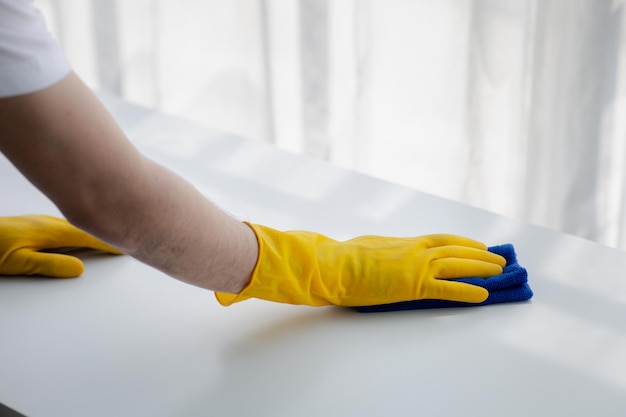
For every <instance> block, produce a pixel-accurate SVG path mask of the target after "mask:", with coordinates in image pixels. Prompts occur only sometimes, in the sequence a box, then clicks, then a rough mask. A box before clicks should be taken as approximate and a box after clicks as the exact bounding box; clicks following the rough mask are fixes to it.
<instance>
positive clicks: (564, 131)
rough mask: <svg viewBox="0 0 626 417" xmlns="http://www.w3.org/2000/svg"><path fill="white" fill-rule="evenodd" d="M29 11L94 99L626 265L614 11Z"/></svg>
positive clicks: (625, 154) (418, 5) (620, 40)
mask: <svg viewBox="0 0 626 417" xmlns="http://www.w3.org/2000/svg"><path fill="white" fill-rule="evenodd" d="M35 3H36V4H37V5H38V6H39V7H40V8H41V10H42V12H43V13H44V15H45V16H46V18H47V22H48V26H49V29H50V31H51V32H52V33H53V34H54V35H55V37H56V38H57V39H58V41H59V42H60V44H61V46H62V48H63V49H64V51H65V53H66V55H67V57H68V58H69V60H70V62H71V63H72V65H73V67H74V69H75V71H76V72H77V73H78V74H79V75H80V76H81V77H82V78H83V79H84V80H85V81H86V82H87V83H88V84H89V85H90V86H91V87H93V88H94V89H95V90H97V91H103V92H108V93H112V94H115V95H119V96H121V97H123V98H125V99H126V100H128V101H130V102H133V103H137V104H140V105H143V106H147V107H150V108H154V109H157V110H159V111H163V112H165V113H168V114H172V115H176V116H179V117H182V118H185V119H188V120H192V121H195V122H198V123H202V124H204V125H206V126H209V127H212V128H215V129H219V130H222V131H227V132H231V133H233V134H236V135H239V136H243V137H246V138H250V139H253V140H258V141H265V142H268V143H271V144H273V145H275V146H277V147H279V148H281V149H284V150H287V151H290V152H296V153H304V154H308V155H311V156H313V157H318V158H322V159H325V160H328V161H330V162H331V163H334V164H337V165H339V166H342V167H346V168H349V169H353V170H357V171H360V172H363V173H366V174H368V175H372V176H376V177H380V178H383V179H386V180H390V181H392V182H395V183H399V184H402V185H406V186H408V187H411V188H414V189H417V190H421V191H425V192H428V193H431V194H435V195H438V196H442V197H445V198H449V199H453V200H457V201H462V202H465V203H468V204H471V205H473V206H477V207H481V208H484V209H487V210H490V211H494V212H497V213H501V214H504V215H507V216H509V217H514V218H518V219H521V220H524V221H529V222H531V223H534V224H538V225H541V226H546V227H549V228H552V229H556V230H560V231H563V232H566V233H570V234H574V235H577V236H580V237H583V238H586V239H590V240H594V241H597V242H599V243H602V244H606V245H609V246H613V247H618V248H621V249H626V193H625V190H626V31H624V30H623V27H624V24H625V23H626V14H625V12H624V7H625V6H624V3H625V2H624V1H623V0H335V1H332V0H132V1H120V0H36V1H35ZM217 204H218V205H219V201H218V202H217Z"/></svg>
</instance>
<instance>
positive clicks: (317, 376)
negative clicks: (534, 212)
mask: <svg viewBox="0 0 626 417" xmlns="http://www.w3.org/2000/svg"><path fill="white" fill-rule="evenodd" d="M106 101H107V103H108V104H109V105H110V106H111V108H112V110H113V112H114V114H115V115H116V117H117V118H118V120H119V121H120V123H121V124H122V126H124V128H125V129H126V131H127V133H128V135H129V136H130V137H131V139H132V140H133V141H134V142H135V143H136V144H137V146H139V147H140V148H141V149H142V150H143V151H144V152H145V153H147V154H148V155H150V156H151V157H153V158H155V159H156V160H158V161H161V162H162V163H164V164H166V165H167V166H169V167H170V168H172V169H173V170H175V171H177V172H179V173H181V174H182V175H183V176H184V177H186V178H187V179H188V180H190V181H191V182H192V183H194V184H195V185H196V186H197V187H198V188H199V189H200V190H201V191H202V192H205V193H206V194H207V195H208V196H210V197H211V198H212V199H213V200H214V201H216V202H217V203H218V204H219V205H220V206H221V207H223V208H225V209H226V210H228V211H230V212H232V213H235V214H236V215H237V216H239V217H241V218H245V219H251V220H253V221H255V222H259V223H264V224H268V225H272V226H274V227H277V228H282V229H290V228H301V229H310V230H315V231H319V232H322V233H326V234H328V235H330V236H333V237H335V238H339V239H343V238H349V237H353V236H356V235H359V234H385V235H397V236H400V235H403V236H410V235H421V234H425V233H434V232H450V233H456V234H463V235H468V236H472V237H475V238H477V239H481V240H483V241H485V242H487V243H488V244H497V243H506V242H512V243H514V244H515V246H516V248H517V252H518V257H519V260H520V263H521V264H522V265H524V266H526V267H527V269H528V271H529V278H530V283H531V286H532V288H533V290H534V291H535V298H534V299H533V300H532V301H531V302H528V303H520V304H508V305H495V306H488V307H479V308H466V309H441V310H428V311H409V312H397V313H382V314H370V315H367V314H358V313H355V312H353V311H351V310H346V309H341V308H334V307H328V308H310V307H301V306H300V307H296V306H288V305H279V304H272V303H269V302H263V301H257V300H250V301H247V302H244V303H241V304H237V305H234V306H232V307H229V308H224V307H220V306H219V305H218V304H217V302H216V301H215V300H214V298H213V294H212V293H211V292H209V291H204V290H201V289H198V288H195V287H191V286H188V285H185V284H182V283H180V282H178V281H175V280H173V279H170V278H168V277H166V276H164V275H163V274H161V273H159V272H157V271H155V270H153V269H151V268H149V267H147V266H144V265H142V264H140V263H139V262H137V261H135V260H133V259H132V258H130V257H128V256H125V257H111V256H98V255H86V256H85V259H86V272H85V274H84V275H83V276H82V277H81V278H79V279H74V280H48V279H37V278H10V277H8V278H1V279H0V329H1V332H2V333H1V336H0V402H2V403H5V404H6V405H8V406H10V407H12V408H15V409H17V410H18V411H20V412H22V413H24V414H26V415H28V416H31V417H53V416H60V417H72V416H81V417H84V416H90V417H96V416H106V417H113V416H115V417H122V416H167V417H173V416H176V417H183V416H209V415H216V416H244V415H254V416H272V417H276V416H289V417H293V416H321V415H324V416H342V417H343V416H359V417H362V416H399V415H405V416H416V415H424V416H430V417H434V416H480V417H487V416H498V417H502V416H509V417H512V416H592V415H594V416H600V415H602V416H624V415H626V277H624V275H625V274H626V254H625V253H623V252H620V251H617V250H612V249H608V248H605V247H602V246H600V245H597V244H594V243H590V242H587V241H584V240H581V239H578V238H574V237H571V236H567V235H563V234H559V233H555V232H552V231H549V230H545V229H542V228H538V227H534V226H529V225H526V224H522V223H520V222H517V221H512V220H509V219H506V218H503V217H499V216H497V215H494V214H491V213H488V212H485V211H481V210H478V209H475V208H471V207H468V206H465V205H462V204H458V203H455V202H451V201H447V200H443V199H440V198H436V197H433V196H430V195H426V194H422V193H419V192H415V191H411V190H407V189H404V188H402V187H398V186H395V185H391V184H388V183H385V182H382V181H378V180H375V179H372V178H369V177H366V176H362V175H359V174H355V173H351V172H346V171H343V170H340V169H337V168H335V167H332V166H330V165H328V164H325V163H322V162H319V161H315V160H312V159H308V158H303V157H299V156H294V155H290V154H286V153H282V152H279V151H276V150H274V149H272V148H271V147H268V146H265V145H261V144H257V143H250V142H247V141H246V140H242V139H238V138H233V137H229V136H227V135H223V134H219V133H215V132H211V131H208V130H206V129H204V128H201V127H198V126H195V125H191V124H188V123H185V122H182V121H179V120H176V119H172V118H169V117H165V116H162V115H159V114H155V113H152V112H149V111H146V110H143V109H139V108H136V107H133V106H129V105H127V104H124V103H121V102H119V101H116V100H114V99H112V98H107V99H106ZM0 173H1V174H0V189H1V190H2V195H3V196H4V197H3V200H2V204H1V205H0V215H14V214H26V213H50V214H58V211H57V210H56V209H55V208H54V206H52V205H51V203H50V202H49V201H48V200H47V199H46V198H45V197H43V196H42V195H41V194H39V193H38V192H37V191H36V190H35V189H34V188H33V187H32V186H31V185H29V184H28V183H27V182H26V181H25V180H23V179H22V178H21V177H20V176H19V174H18V173H17V172H16V171H15V170H14V169H13V168H12V167H11V166H10V165H9V164H8V163H7V162H6V160H4V159H0Z"/></svg>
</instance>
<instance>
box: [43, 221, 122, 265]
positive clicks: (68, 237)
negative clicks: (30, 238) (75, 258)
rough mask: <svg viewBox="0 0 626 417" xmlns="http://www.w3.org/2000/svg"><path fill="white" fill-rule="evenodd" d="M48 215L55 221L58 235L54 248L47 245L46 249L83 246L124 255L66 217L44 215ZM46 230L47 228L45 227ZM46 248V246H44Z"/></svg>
mask: <svg viewBox="0 0 626 417" xmlns="http://www.w3.org/2000/svg"><path fill="white" fill-rule="evenodd" d="M43 217H47V218H48V220H49V221H50V222H53V223H54V224H55V226H56V227H57V229H56V233H55V235H56V237H55V245H54V248H52V247H46V248H45V249H57V248H64V247H82V248H90V249H96V250H101V251H104V252H108V253H111V254H114V255H122V252H121V251H120V250H119V249H116V248H114V247H113V246H111V245H108V244H106V243H104V242H103V241H101V240H100V239H97V238H96V237H94V236H92V235H90V234H89V233H87V232H85V231H83V230H81V229H79V228H77V227H76V226H74V225H72V224H70V223H69V222H68V221H67V220H65V219H60V218H56V217H51V216H43ZM43 232H45V229H43ZM42 249H44V248H42Z"/></svg>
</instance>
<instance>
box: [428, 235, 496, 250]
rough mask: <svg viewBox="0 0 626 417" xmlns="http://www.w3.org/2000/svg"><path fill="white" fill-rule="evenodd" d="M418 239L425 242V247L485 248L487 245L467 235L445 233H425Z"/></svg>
mask: <svg viewBox="0 0 626 417" xmlns="http://www.w3.org/2000/svg"><path fill="white" fill-rule="evenodd" d="M419 239H421V240H423V241H424V242H425V245H426V247H427V248H435V247H439V246H449V245H454V246H466V247H469V248H476V249H482V250H485V249H487V245H485V244H484V243H482V242H479V241H477V240H474V239H470V238H469V237H464V236H457V235H450V234H445V233H439V234H433V235H425V236H422V237H420V238H419Z"/></svg>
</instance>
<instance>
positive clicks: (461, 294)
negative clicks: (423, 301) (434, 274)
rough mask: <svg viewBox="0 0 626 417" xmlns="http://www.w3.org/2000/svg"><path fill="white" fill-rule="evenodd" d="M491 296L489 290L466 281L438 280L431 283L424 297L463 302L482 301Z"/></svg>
mask: <svg viewBox="0 0 626 417" xmlns="http://www.w3.org/2000/svg"><path fill="white" fill-rule="evenodd" d="M487 297H489V291H487V290H486V289H484V288H482V287H479V286H477V285H471V284H466V283H464V282H454V281H438V280H435V282H434V283H432V284H429V286H428V291H427V292H426V293H425V294H424V298H427V299H433V300H447V301H460V302H463V303H482V302H483V301H485V300H486V299H487Z"/></svg>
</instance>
